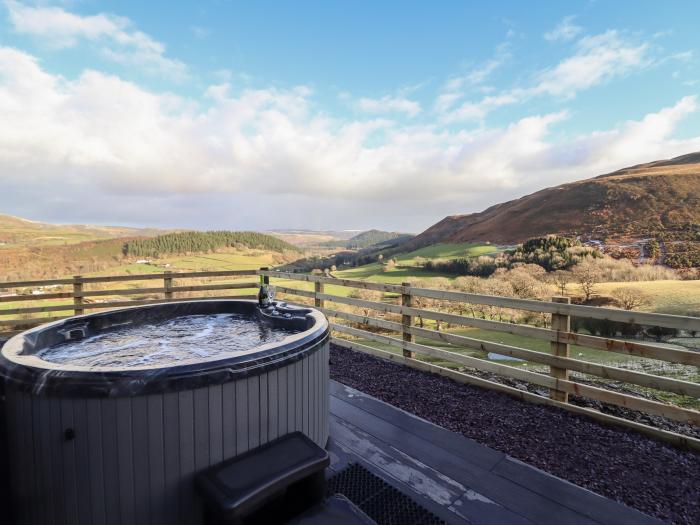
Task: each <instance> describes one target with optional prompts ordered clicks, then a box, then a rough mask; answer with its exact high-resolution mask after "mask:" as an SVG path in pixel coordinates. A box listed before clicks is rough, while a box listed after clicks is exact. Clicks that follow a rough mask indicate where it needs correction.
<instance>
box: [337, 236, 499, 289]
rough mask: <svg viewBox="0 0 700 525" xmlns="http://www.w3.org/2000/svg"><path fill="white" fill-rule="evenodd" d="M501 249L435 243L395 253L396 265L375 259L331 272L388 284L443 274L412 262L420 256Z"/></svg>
mask: <svg viewBox="0 0 700 525" xmlns="http://www.w3.org/2000/svg"><path fill="white" fill-rule="evenodd" d="M500 251H501V249H500V248H498V247H495V246H492V245H490V244H473V243H460V244H436V245H433V246H428V247H426V248H421V249H419V250H415V251H413V252H409V253H405V254H401V255H397V256H396V257H395V259H396V263H397V264H396V266H395V267H393V268H389V267H386V266H384V265H382V264H380V263H378V262H376V263H372V264H366V265H364V266H358V267H357V268H349V269H347V270H339V271H337V272H334V273H333V275H334V276H335V277H338V278H343V279H360V280H367V281H372V282H385V283H391V284H401V283H402V282H404V281H409V280H412V279H428V278H431V277H447V278H450V279H452V278H454V276H446V275H445V274H441V273H437V272H428V271H425V270H423V269H421V268H419V267H417V266H416V263H417V262H418V260H419V258H422V259H442V260H445V259H457V258H460V257H476V256H479V255H486V254H497V253H499V252H500Z"/></svg>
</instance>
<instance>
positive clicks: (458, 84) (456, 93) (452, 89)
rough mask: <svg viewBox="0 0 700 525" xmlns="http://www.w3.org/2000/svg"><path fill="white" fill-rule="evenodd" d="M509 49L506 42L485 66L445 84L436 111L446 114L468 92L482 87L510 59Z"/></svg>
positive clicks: (482, 65)
mask: <svg viewBox="0 0 700 525" xmlns="http://www.w3.org/2000/svg"><path fill="white" fill-rule="evenodd" d="M509 49H510V48H509V45H508V43H507V42H504V43H502V44H500V45H499V46H498V47H497V48H496V52H495V54H494V56H493V57H491V58H490V59H489V60H487V61H486V62H484V63H483V64H480V65H479V66H477V67H475V68H472V69H470V70H469V71H468V72H467V73H466V74H464V75H459V76H454V77H451V78H450V79H449V80H448V81H447V82H446V83H445V86H444V87H443V90H442V93H441V94H440V95H438V97H437V99H436V101H435V111H436V112H438V113H444V112H446V111H448V110H450V109H451V108H452V107H453V106H454V104H455V103H456V102H457V101H458V100H460V99H461V98H463V97H464V96H465V95H466V94H467V93H466V91H467V90H468V89H469V88H471V87H474V86H481V84H483V83H484V82H485V81H486V80H488V79H489V78H490V77H491V75H492V74H493V73H494V72H495V71H496V70H497V69H499V68H500V67H501V66H503V64H505V63H506V62H507V61H508V60H509V59H510V57H511V55H510V50H509ZM482 90H483V86H482Z"/></svg>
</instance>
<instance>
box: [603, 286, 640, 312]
mask: <svg viewBox="0 0 700 525" xmlns="http://www.w3.org/2000/svg"><path fill="white" fill-rule="evenodd" d="M610 295H612V297H613V299H615V300H616V301H617V303H618V304H619V305H620V306H621V307H622V308H624V309H625V310H635V309H637V308H640V307H641V306H644V305H645V304H648V303H649V296H648V295H647V294H646V293H645V292H644V290H641V289H639V288H634V287H622V286H621V287H619V288H615V289H614V290H613V291H612V292H610Z"/></svg>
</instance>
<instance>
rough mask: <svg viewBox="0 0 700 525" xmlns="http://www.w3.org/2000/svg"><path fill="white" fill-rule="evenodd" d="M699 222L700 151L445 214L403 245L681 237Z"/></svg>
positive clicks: (413, 246) (408, 246)
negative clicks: (547, 237) (547, 238)
mask: <svg viewBox="0 0 700 525" xmlns="http://www.w3.org/2000/svg"><path fill="white" fill-rule="evenodd" d="M698 224H700V152H695V153H690V154H687V155H682V156H680V157H675V158H672V159H666V160H659V161H654V162H649V163H645V164H638V165H635V166H630V167H627V168H622V169H620V170H617V171H614V172H611V173H607V174H603V175H598V176H596V177H593V178H589V179H584V180H580V181H575V182H570V183H566V184H560V185H558V186H553V187H550V188H544V189H542V190H539V191H537V192H534V193H531V194H529V195H525V196H523V197H519V198H517V199H513V200H510V201H507V202H502V203H498V204H495V205H493V206H491V207H489V208H486V209H485V210H483V211H481V212H477V213H470V214H462V215H450V216H447V217H445V218H444V219H442V220H441V221H439V222H437V223H436V224H434V225H433V226H431V227H430V228H428V229H426V230H425V231H424V232H423V233H421V234H419V235H417V236H416V237H415V238H414V239H412V240H411V241H409V242H408V243H407V245H406V248H407V249H417V248H421V247H423V246H428V245H430V244H436V243H454V242H477V241H481V242H484V241H488V242H492V243H499V244H516V243H520V242H523V241H525V240H527V239H528V238H532V237H537V236H542V235H550V234H556V235H569V236H575V237H581V238H583V239H599V240H603V241H604V240H606V239H616V240H624V239H639V238H644V237H653V236H658V235H668V234H671V236H672V237H673V236H683V235H685V232H687V231H688V229H689V228H690V229H691V230H692V231H694V230H693V228H695V227H696V226H697V225H698Z"/></svg>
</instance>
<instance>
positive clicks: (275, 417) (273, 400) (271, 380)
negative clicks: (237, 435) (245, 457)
mask: <svg viewBox="0 0 700 525" xmlns="http://www.w3.org/2000/svg"><path fill="white" fill-rule="evenodd" d="M278 374H279V371H278V369H274V370H271V371H270V372H269V373H268V381H267V398H268V399H269V400H270V405H269V411H270V412H269V417H268V423H269V426H268V429H267V439H268V440H269V441H272V440H273V439H277V438H278V437H279V417H280V415H279V394H278V390H277V376H278Z"/></svg>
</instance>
